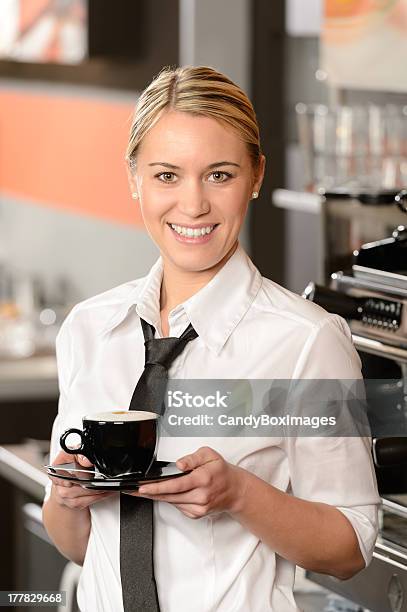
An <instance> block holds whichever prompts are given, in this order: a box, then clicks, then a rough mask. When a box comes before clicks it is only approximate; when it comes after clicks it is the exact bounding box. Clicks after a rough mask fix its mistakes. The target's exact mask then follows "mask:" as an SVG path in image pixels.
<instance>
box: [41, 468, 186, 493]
mask: <svg viewBox="0 0 407 612" xmlns="http://www.w3.org/2000/svg"><path fill="white" fill-rule="evenodd" d="M44 468H45V470H46V472H47V474H48V475H49V476H57V477H58V478H62V479H63V480H69V481H70V482H73V483H75V484H80V485H81V486H83V487H85V488H86V489H97V490H98V491H126V490H127V491H136V490H137V489H138V488H139V487H141V485H142V484H148V483H150V482H160V481H161V480H169V479H171V478H179V477H180V476H185V474H189V472H190V471H191V470H187V471H185V472H182V471H181V470H179V469H178V468H177V467H176V465H175V463H172V462H169V461H154V463H153V465H152V466H151V467H150V469H149V471H148V472H147V474H144V475H143V474H127V475H125V476H121V477H116V478H109V477H107V476H103V474H101V473H100V472H98V471H95V470H94V469H92V468H86V467H82V466H81V465H79V464H78V463H75V462H72V463H61V464H60V465H58V466H56V465H44Z"/></svg>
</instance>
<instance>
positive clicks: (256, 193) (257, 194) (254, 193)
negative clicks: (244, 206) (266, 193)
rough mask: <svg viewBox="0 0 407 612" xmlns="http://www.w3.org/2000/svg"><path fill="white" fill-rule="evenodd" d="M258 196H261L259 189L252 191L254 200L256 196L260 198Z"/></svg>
mask: <svg viewBox="0 0 407 612" xmlns="http://www.w3.org/2000/svg"><path fill="white" fill-rule="evenodd" d="M258 197H259V192H258V191H253V193H252V199H253V200H256V198H258Z"/></svg>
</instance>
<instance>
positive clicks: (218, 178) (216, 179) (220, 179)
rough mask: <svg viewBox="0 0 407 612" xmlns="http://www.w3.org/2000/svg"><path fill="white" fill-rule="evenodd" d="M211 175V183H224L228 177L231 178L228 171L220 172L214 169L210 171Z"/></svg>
mask: <svg viewBox="0 0 407 612" xmlns="http://www.w3.org/2000/svg"><path fill="white" fill-rule="evenodd" d="M210 176H211V177H213V180H212V181H211V182H212V183H225V182H226V181H227V180H228V179H230V178H231V176H232V175H231V174H230V173H229V172H222V171H221V170H215V171H214V172H211V174H210Z"/></svg>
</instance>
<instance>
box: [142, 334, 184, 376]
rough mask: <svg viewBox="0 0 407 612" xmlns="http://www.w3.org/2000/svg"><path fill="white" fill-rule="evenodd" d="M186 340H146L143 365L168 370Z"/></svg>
mask: <svg viewBox="0 0 407 612" xmlns="http://www.w3.org/2000/svg"><path fill="white" fill-rule="evenodd" d="M187 342H188V340H185V339H182V340H181V339H180V338H152V339H150V340H146V341H145V343H144V346H145V365H160V366H163V367H164V368H165V369H166V370H169V369H170V366H171V364H172V362H173V361H174V360H175V359H176V358H177V357H178V355H180V354H181V353H182V351H183V350H184V347H185V345H186V344H187Z"/></svg>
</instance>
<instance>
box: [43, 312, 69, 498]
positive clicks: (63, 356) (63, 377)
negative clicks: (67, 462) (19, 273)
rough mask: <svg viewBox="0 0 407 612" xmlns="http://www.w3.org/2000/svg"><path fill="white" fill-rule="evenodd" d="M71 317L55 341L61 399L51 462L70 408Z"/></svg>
mask: <svg viewBox="0 0 407 612" xmlns="http://www.w3.org/2000/svg"><path fill="white" fill-rule="evenodd" d="M71 319H72V311H71V313H70V314H69V315H68V316H67V317H66V319H65V321H64V322H63V323H62V325H61V328H60V330H59V332H58V335H57V337H56V341H55V351H56V359H57V370H58V387H59V399H58V413H57V416H56V417H55V420H54V423H53V426H52V432H51V443H50V453H49V462H50V464H51V463H53V461H54V459H55V457H56V456H57V454H58V453H59V451H60V450H61V447H60V445H59V438H60V437H61V435H62V433H63V431H64V429H65V428H64V427H63V420H64V417H65V415H66V413H67V410H68V388H69V380H70V377H71V372H72V359H73V350H72V334H71ZM51 486H52V482H51V480H49V481H48V483H47V484H46V486H45V495H44V502H45V501H47V499H48V498H49V496H50V494H51Z"/></svg>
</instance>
